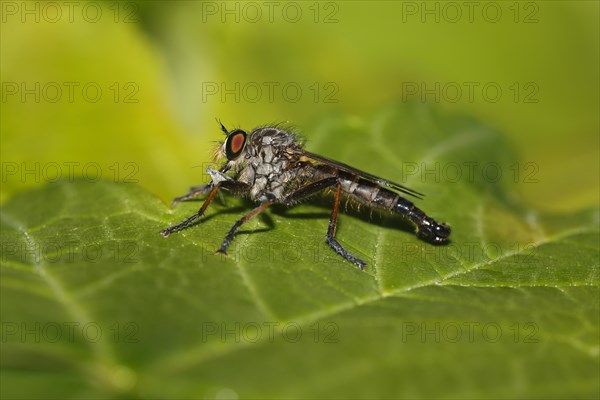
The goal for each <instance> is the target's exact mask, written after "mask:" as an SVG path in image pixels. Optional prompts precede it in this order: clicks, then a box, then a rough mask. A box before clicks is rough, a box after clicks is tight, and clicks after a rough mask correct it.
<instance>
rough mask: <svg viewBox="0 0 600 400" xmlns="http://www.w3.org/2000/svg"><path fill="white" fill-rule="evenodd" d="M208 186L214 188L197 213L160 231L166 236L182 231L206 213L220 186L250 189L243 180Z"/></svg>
mask: <svg viewBox="0 0 600 400" xmlns="http://www.w3.org/2000/svg"><path fill="white" fill-rule="evenodd" d="M207 186H211V187H212V189H211V190H210V193H209V194H208V197H207V198H206V200H204V203H203V204H202V206H201V207H200V209H199V210H198V212H197V213H196V214H194V215H192V216H190V217H189V218H187V219H186V220H184V221H183V222H181V223H179V224H177V225H173V226H170V227H168V228H166V229H163V230H162V231H160V233H161V234H162V235H163V236H164V237H167V236H169V235H170V234H171V233H173V232H178V231H181V230H183V229H185V228H187V227H188V226H190V225H191V224H192V223H193V222H194V221H195V220H197V219H198V218H200V217H202V215H204V212H205V211H206V209H207V208H208V206H209V205H210V203H211V202H212V201H213V199H214V198H215V196H216V195H217V192H218V191H219V189H220V188H223V189H229V190H232V191H234V192H245V191H248V190H249V189H250V187H249V186H248V184H246V183H243V182H237V181H222V182H219V183H217V184H216V185H214V186H213V185H212V184H209V185H207ZM182 197H185V196H182Z"/></svg>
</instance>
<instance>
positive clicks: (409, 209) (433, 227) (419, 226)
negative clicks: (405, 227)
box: [337, 171, 450, 244]
mask: <svg viewBox="0 0 600 400" xmlns="http://www.w3.org/2000/svg"><path fill="white" fill-rule="evenodd" d="M337 176H338V179H339V181H340V183H341V185H342V190H343V191H344V192H346V194H347V195H349V196H350V197H352V198H355V199H356V200H358V201H359V202H360V203H362V204H365V205H367V206H370V207H376V208H380V209H384V210H386V211H389V212H393V213H398V214H401V215H404V216H405V217H406V218H408V220H409V221H411V222H412V223H413V224H415V226H416V233H417V236H419V237H420V238H422V239H424V240H426V241H428V242H430V243H434V244H444V243H446V242H448V237H449V236H450V227H449V226H448V225H446V224H444V223H437V222H436V221H435V220H434V219H433V218H431V217H428V216H427V215H426V214H425V213H424V212H423V211H422V210H420V209H419V208H418V207H416V206H415V205H414V204H413V203H412V202H411V201H409V200H407V199H405V198H404V197H402V196H400V195H399V194H397V193H394V192H392V191H390V190H387V189H385V188H383V187H381V186H379V185H377V184H376V183H373V182H371V181H368V180H366V179H363V178H360V177H359V176H357V175H352V174H349V173H347V172H343V171H339V172H338V173H337Z"/></svg>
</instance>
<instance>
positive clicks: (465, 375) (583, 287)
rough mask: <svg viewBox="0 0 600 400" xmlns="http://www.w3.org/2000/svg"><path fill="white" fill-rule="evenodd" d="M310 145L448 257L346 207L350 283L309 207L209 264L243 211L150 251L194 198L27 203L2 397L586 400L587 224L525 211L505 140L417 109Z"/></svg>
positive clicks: (591, 385)
mask: <svg viewBox="0 0 600 400" xmlns="http://www.w3.org/2000/svg"><path fill="white" fill-rule="evenodd" d="M307 137H308V139H309V140H308V141H307V144H306V146H307V148H308V149H309V150H311V151H315V152H318V153H321V154H323V155H326V156H330V157H332V158H335V159H337V160H339V161H342V162H346V163H350V164H352V165H354V166H356V167H358V168H362V169H365V170H366V171H368V172H371V173H375V174H377V175H381V176H384V177H386V178H389V179H391V180H394V181H398V182H400V183H403V184H406V185H408V186H410V187H412V188H414V189H416V190H418V191H422V192H425V193H426V194H427V196H426V199H425V200H423V201H416V203H417V205H418V206H419V207H421V208H422V209H424V210H425V211H426V212H427V213H428V214H430V215H431V216H432V217H434V218H436V219H437V220H438V221H445V222H447V223H449V224H450V225H451V226H452V230H453V231H452V242H451V243H450V244H449V245H447V246H432V245H430V244H427V243H425V242H422V241H420V240H418V239H417V238H416V237H415V236H414V234H413V233H412V227H410V226H409V225H407V224H406V223H405V222H404V221H403V220H402V219H401V218H397V217H394V216H388V215H380V214H379V213H377V212H376V213H373V214H371V213H370V212H369V210H364V209H361V210H357V209H356V207H354V206H353V205H349V206H348V208H347V209H346V212H345V213H342V214H341V216H340V219H339V221H340V225H339V227H338V231H337V237H338V239H339V240H340V241H341V242H342V243H343V244H344V245H345V246H346V247H347V248H348V249H349V250H350V251H351V252H352V253H353V254H355V255H356V256H358V257H360V258H362V259H364V260H365V261H366V262H367V263H368V267H367V269H366V270H365V272H361V271H360V270H358V269H357V268H356V267H354V266H353V265H352V264H350V263H348V262H345V261H344V260H342V259H341V258H340V257H339V256H338V255H336V254H335V253H334V252H333V251H332V250H331V249H329V248H328V247H327V245H326V243H325V241H324V236H325V232H326V229H327V221H328V214H329V210H330V208H329V207H330V202H331V199H329V198H327V197H325V198H323V199H320V200H319V199H314V200H313V201H310V202H307V203H305V204H303V205H300V206H296V207H294V208H291V209H289V210H285V209H283V208H277V207H276V208H274V209H273V210H272V211H271V212H268V213H265V215H264V217H262V218H255V219H254V220H252V221H251V222H249V223H248V224H247V225H245V227H243V228H242V229H241V231H240V232H239V234H238V235H237V236H236V238H235V240H234V242H233V244H232V246H231V247H230V257H228V258H224V257H222V256H217V255H213V251H214V250H215V249H216V248H217V247H218V246H219V244H220V242H221V241H222V239H223V237H224V235H225V233H226V232H227V230H228V229H229V227H230V226H231V225H232V224H233V223H234V222H235V221H236V220H237V219H238V218H239V217H240V216H241V215H243V214H244V213H245V212H247V210H249V209H250V208H251V207H252V204H250V203H249V202H247V201H243V200H237V199H232V198H231V197H228V196H226V198H225V201H226V204H219V201H216V202H214V205H213V206H211V208H210V209H209V212H208V213H207V216H206V217H205V218H204V220H203V221H202V223H201V224H199V225H196V226H194V227H192V228H190V229H188V230H185V231H183V232H180V233H177V234H173V235H171V236H170V237H169V238H167V239H164V238H163V237H162V236H161V235H160V234H159V231H160V229H161V228H164V227H166V226H168V225H171V224H173V223H176V222H179V221H180V220H182V219H183V218H185V217H187V216H188V215H190V214H192V213H193V212H195V211H196V210H197V208H198V206H199V204H200V203H199V202H188V203H183V204H180V205H178V207H177V208H176V209H175V210H173V211H172V212H171V211H169V209H168V207H167V206H166V205H165V204H163V202H161V201H160V200H159V199H157V198H156V197H154V196H153V195H151V194H149V193H147V192H145V191H144V190H142V189H141V188H139V187H138V186H135V185H133V184H117V183H109V182H97V183H92V184H90V183H86V182H83V181H77V182H62V183H54V184H48V185H46V186H44V187H42V188H39V189H35V190H32V191H29V192H22V193H20V194H18V195H15V196H14V197H12V198H11V199H10V200H9V201H8V202H7V203H6V204H5V205H4V206H3V207H2V222H1V235H2V268H1V272H2V280H1V284H2V293H1V296H2V297H1V316H2V355H1V362H2V396H3V397H4V398H15V397H18V398H36V397H44V398H86V397H94V398H98V397H103V398H105V397H120V396H124V397H140V398H167V397H168V398H214V397H218V398H227V397H241V398H326V397H353V398H398V397H477V398H481V397H485V398H498V397H518V398H524V397H549V396H552V397H578V398H583V397H589V398H597V397H598V395H599V394H600V393H599V388H598V367H599V353H600V347H599V343H598V337H599V302H600V297H599V275H598V270H599V268H598V259H599V254H598V253H599V249H598V241H599V228H598V220H599V215H598V210H588V211H586V210H582V211H580V212H577V213H572V214H569V215H546V214H543V213H538V212H536V211H535V210H530V209H527V207H525V206H524V205H523V204H521V203H520V202H519V200H518V196H517V195H516V193H515V191H514V190H513V186H514V182H513V181H514V180H515V175H514V173H515V171H520V169H519V167H521V166H520V165H519V164H518V160H517V159H516V158H515V156H514V154H513V152H512V150H511V148H510V146H509V145H508V144H507V143H505V142H504V140H503V139H502V136H501V135H499V134H498V133H497V132H495V131H494V130H492V129H490V128H489V127H486V126H485V125H483V124H481V123H479V122H477V121H474V120H472V119H470V118H466V117H462V116H456V115H446V114H443V113H441V112H439V111H438V110H437V109H434V108H429V107H425V106H423V105H406V104H404V105H398V104H393V105H391V106H389V107H387V108H384V109H382V110H380V111H378V112H376V113H375V114H374V115H372V116H370V117H368V118H364V119H360V118H356V117H346V116H335V117H330V118H329V119H326V120H323V121H321V122H320V123H319V124H317V125H315V126H314V127H312V128H310V129H307ZM494 171H496V172H499V173H496V174H493V172H494ZM195 183H197V182H190V184H195ZM183 191H185V188H182V192H183Z"/></svg>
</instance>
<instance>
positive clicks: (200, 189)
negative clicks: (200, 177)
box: [171, 183, 213, 207]
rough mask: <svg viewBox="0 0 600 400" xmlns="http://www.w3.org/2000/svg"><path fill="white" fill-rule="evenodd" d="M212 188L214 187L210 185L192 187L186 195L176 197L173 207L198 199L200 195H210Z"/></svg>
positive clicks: (172, 203)
mask: <svg viewBox="0 0 600 400" xmlns="http://www.w3.org/2000/svg"><path fill="white" fill-rule="evenodd" d="M212 188H213V186H212V184H210V183H209V184H206V185H198V186H192V187H191V188H190V191H189V192H187V193H186V194H184V195H183V196H179V197H175V198H174V199H173V201H172V202H171V207H175V205H176V204H177V203H180V202H182V201H186V200H189V199H193V198H194V197H198V196H200V195H203V194H205V193H208V192H210V191H211V190H212Z"/></svg>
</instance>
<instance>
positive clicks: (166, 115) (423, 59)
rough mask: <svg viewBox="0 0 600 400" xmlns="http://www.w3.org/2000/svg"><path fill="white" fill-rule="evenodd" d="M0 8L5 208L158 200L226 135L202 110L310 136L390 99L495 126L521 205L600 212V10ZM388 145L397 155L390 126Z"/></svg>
mask: <svg viewBox="0 0 600 400" xmlns="http://www.w3.org/2000/svg"><path fill="white" fill-rule="evenodd" d="M2 7H3V9H2V11H3V14H2V18H3V19H2V39H1V40H2V41H1V44H2V59H1V69H2V82H3V87H2V118H1V122H0V124H1V125H0V127H1V132H2V150H1V156H2V161H3V163H4V164H3V170H2V192H1V194H2V197H1V198H2V201H6V199H7V197H8V196H10V194H12V193H14V192H15V191H18V190H22V189H25V188H26V187H29V186H31V185H36V184H39V183H43V182H44V181H48V180H52V179H53V177H54V176H55V175H56V174H57V171H59V172H58V173H59V174H60V175H61V176H62V177H65V176H67V177H70V176H71V175H72V174H74V175H82V174H83V175H85V176H87V177H91V178H92V179H93V178H94V177H95V176H97V175H98V173H99V174H100V176H101V177H102V178H104V179H112V180H119V181H123V180H125V179H130V180H133V181H136V182H139V184H141V185H142V186H144V187H146V188H147V189H148V190H150V191H151V192H153V193H155V194H157V195H159V196H160V197H161V198H163V199H165V200H168V199H170V198H171V197H173V196H175V195H177V194H180V193H181V192H182V190H185V188H187V187H188V186H189V185H191V184H194V183H199V181H201V180H202V179H205V178H203V177H202V169H201V168H194V167H195V166H200V165H203V164H204V163H206V162H208V161H210V156H209V152H210V149H211V148H212V146H213V143H212V141H215V140H219V139H221V135H220V132H219V130H218V127H217V125H216V123H215V121H214V119H215V117H218V118H220V119H221V120H222V121H223V122H224V123H225V125H226V126H240V127H244V128H246V129H251V128H252V127H255V126H257V125H261V124H265V123H270V122H279V121H289V122H291V123H293V124H294V125H296V126H298V127H299V128H300V131H301V132H303V133H304V135H305V136H306V137H307V138H308V139H309V140H314V139H315V136H316V134H315V133H314V132H311V131H310V126H311V122H312V121H314V120H315V119H318V118H319V117H320V116H322V115H328V114H332V113H350V114H356V115H365V114H368V113H370V112H371V111H372V110H374V109H376V108H377V107H378V106H379V105H381V104H385V103H388V102H390V101H394V100H402V101H416V102H428V103H432V102H438V103H440V104H441V106H442V107H443V108H445V109H448V110H450V111H453V112H454V111H456V112H461V113H466V114H470V115H473V116H475V117H478V118H480V119H481V120H483V121H486V122H487V123H488V124H490V125H491V126H495V127H497V128H498V129H499V130H500V131H502V132H504V133H505V134H506V135H507V136H508V137H509V138H510V140H511V141H512V142H513V143H514V144H515V146H516V148H517V149H518V152H519V155H520V160H521V167H522V166H524V165H525V163H528V162H532V163H535V164H536V166H537V171H535V178H536V180H537V182H536V183H527V182H525V183H524V182H523V181H522V180H520V187H519V191H520V192H521V194H522V195H523V198H524V199H525V201H526V202H527V203H529V204H530V205H531V206H533V207H536V208H540V209H547V210H563V211H568V210H570V209H573V208H579V207H584V206H589V205H595V204H597V202H598V193H599V190H598V180H599V175H598V174H599V172H598V170H599V161H598V158H599V154H598V148H599V143H598V141H599V139H598V137H599V136H598V132H599V116H598V108H599V94H598V87H599V81H598V79H599V78H598V68H599V67H598V66H599V59H598V46H599V43H598V40H599V39H598V37H599V32H598V2H594V1H581V2H572V1H571V2H560V1H552V2H492V3H485V2H481V3H480V2H476V3H474V4H473V5H471V6H465V5H463V4H462V3H455V2H450V3H444V2H424V3H423V2H393V1H380V2H367V1H351V2H339V3H336V2H322V3H314V2H296V3H283V2H282V3H279V2H276V3H273V4H270V3H260V2H247V3H244V2H233V3H230V4H226V3H222V2H200V1H192V2H189V1H185V2H168V3H167V2H161V1H152V2H147V3H145V2H140V3H133V2H120V3H114V2H108V3H94V2H92V3H85V2H84V3H79V2H77V3H75V5H73V6H67V5H65V4H61V3H58V7H57V6H56V5H52V4H50V5H47V4H44V3H39V2H31V3H27V2H25V3H22V4H21V3H19V2H16V3H15V2H9V1H5V2H3V6H2ZM36 85H37V86H36ZM436 85H438V86H436ZM457 88H458V89H460V92H458V91H457ZM498 88H499V89H500V90H501V92H499V93H498V92H497V89H498ZM98 89H99V90H100V91H101V96H99V97H98V96H97V95H96V93H97V91H98ZM471 89H472V91H471ZM415 90H416V91H415ZM427 90H429V92H427ZM318 140H326V138H319V139H318ZM365 140H368V138H365ZM390 145H391V146H410V143H405V142H404V141H403V140H402V127H401V126H399V127H398V142H397V143H390ZM309 147H310V145H309ZM330 156H334V157H335V155H330ZM347 161H350V160H347ZM23 163H25V164H23ZM36 163H37V164H38V165H37V166H36ZM54 163H57V164H59V166H60V170H58V169H57V168H56V165H55V164H54ZM65 163H67V164H65ZM68 163H71V164H68ZM77 163H79V164H77ZM88 163H93V164H91V165H88ZM131 163H134V165H132V164H131ZM69 165H71V166H72V167H69ZM36 168H38V170H36ZM70 168H72V169H70ZM28 169H31V170H33V171H34V172H32V173H30V174H29V175H27V173H26V171H27V170H28ZM36 171H38V172H36ZM23 172H25V176H23V175H22V173H23ZM523 172H534V171H533V170H531V171H523ZM390 178H392V179H393V178H397V177H390Z"/></svg>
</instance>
